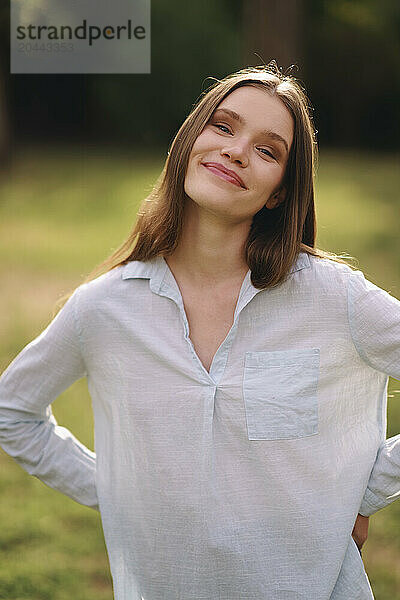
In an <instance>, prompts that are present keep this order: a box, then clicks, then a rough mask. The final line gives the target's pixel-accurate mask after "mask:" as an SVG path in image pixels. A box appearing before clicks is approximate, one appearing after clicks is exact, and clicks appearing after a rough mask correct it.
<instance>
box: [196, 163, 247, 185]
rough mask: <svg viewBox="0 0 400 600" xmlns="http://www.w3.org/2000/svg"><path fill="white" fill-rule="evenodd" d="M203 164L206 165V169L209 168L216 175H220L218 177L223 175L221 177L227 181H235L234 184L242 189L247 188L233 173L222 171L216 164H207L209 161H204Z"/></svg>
mask: <svg viewBox="0 0 400 600" xmlns="http://www.w3.org/2000/svg"><path fill="white" fill-rule="evenodd" d="M202 164H203V166H204V167H206V169H208V170H209V171H211V172H212V173H214V174H215V175H218V177H221V179H225V181H229V183H233V184H234V185H236V186H238V187H240V188H241V189H246V188H245V187H244V185H241V184H240V182H239V181H238V180H237V179H235V178H234V177H233V176H232V175H229V174H228V173H225V171H222V170H221V169H219V168H218V167H215V166H214V165H211V164H207V163H202Z"/></svg>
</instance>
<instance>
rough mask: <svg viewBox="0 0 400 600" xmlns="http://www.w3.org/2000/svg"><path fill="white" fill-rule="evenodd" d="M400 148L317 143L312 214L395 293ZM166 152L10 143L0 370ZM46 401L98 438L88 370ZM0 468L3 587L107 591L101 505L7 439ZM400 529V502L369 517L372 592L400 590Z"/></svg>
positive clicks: (119, 223)
mask: <svg viewBox="0 0 400 600" xmlns="http://www.w3.org/2000/svg"><path fill="white" fill-rule="evenodd" d="M398 158H399V157H398V156H394V155H386V156H385V155H373V154H363V153H360V152H349V151H347V152H342V151H337V152H332V151H329V152H328V151H322V152H321V156H320V166H319V170H318V177H317V217H318V223H319V231H318V245H319V247H322V248H324V249H326V250H331V251H335V252H338V253H342V252H346V253H348V254H350V255H352V256H355V257H356V258H357V259H358V261H359V268H361V269H362V270H363V271H364V273H365V275H366V276H367V277H368V279H371V280H372V281H374V282H375V283H376V284H377V285H380V286H381V287H383V288H385V289H387V290H388V291H389V292H391V293H392V294H393V295H394V296H396V297H398V298H400V239H399V235H398V223H399V205H400V201H399V197H398V190H399V189H400V172H399V167H398V164H399V161H398ZM163 160H164V159H163V156H162V154H159V155H158V157H156V158H155V157H154V156H153V157H151V158H150V157H146V156H143V155H141V154H140V156H139V155H122V154H121V153H118V152H115V151H114V150H113V149H111V148H110V149H105V150H103V151H100V150H98V149H96V150H95V149H84V148H75V149H66V148H64V149H63V150H62V151H61V150H60V149H50V148H48V149H46V148H45V149H43V148H42V149H40V148H39V149H36V148H34V149H32V150H26V151H25V152H24V153H23V154H22V153H20V154H18V155H17V157H16V160H15V163H14V166H13V167H12V169H11V170H9V171H8V173H7V174H4V175H3V176H2V178H1V179H0V281H1V294H0V372H2V371H3V369H4V368H5V367H6V366H7V365H8V364H9V362H10V361H11V360H12V358H13V357H14V356H16V355H17V353H18V352H19V351H20V350H21V349H22V348H23V347H24V346H25V345H26V344H27V343H28V342H29V341H31V340H32V339H33V338H34V337H36V336H37V335H38V334H39V333H40V332H41V331H42V330H43V329H44V327H45V326H46V325H47V323H48V322H49V320H50V317H51V314H52V311H53V308H54V306H55V302H56V300H57V299H58V298H59V297H60V296H61V295H62V294H64V293H66V292H68V291H72V289H74V288H75V287H76V286H77V285H78V284H79V283H80V282H81V281H82V279H83V278H84V277H85V276H86V275H87V274H88V273H89V272H90V271H91V270H92V269H93V267H94V266H95V265H97V264H99V263H100V262H101V261H102V260H103V259H104V258H105V257H106V256H108V255H109V254H110V253H111V252H112V250H114V249H115V248H116V247H117V246H118V245H119V244H120V243H121V242H122V241H123V240H124V239H125V238H126V237H127V235H128V233H129V230H130V228H131V225H132V223H133V221H134V218H135V214H136V211H137V208H138V205H139V203H140V201H141V199H142V198H143V197H145V196H146V195H147V193H148V192H149V191H150V189H151V187H152V184H153V183H154V181H155V180H156V178H157V177H158V174H159V172H160V171H161V168H162V164H163ZM399 388H400V383H399V382H398V381H396V380H392V379H391V380H390V386H389V403H388V406H389V408H388V436H392V435H395V434H396V433H398V432H399V431H400V391H399ZM53 411H54V414H55V416H56V418H57V420H58V421H59V423H60V424H62V425H64V426H66V427H68V428H70V429H71V430H72V431H73V432H74V434H75V435H76V436H77V437H78V438H79V439H80V440H81V441H82V442H83V443H85V444H86V445H87V446H88V447H90V448H92V449H93V431H92V427H93V423H92V414H91V406H90V398H89V395H88V391H87V386H86V382H85V380H80V381H78V382H76V383H75V384H74V385H73V386H71V387H70V388H69V390H67V391H66V392H64V393H63V394H62V395H61V396H60V397H59V398H58V399H57V400H56V401H55V402H54V404H53ZM0 468H1V471H0V472H1V476H0V523H1V527H0V598H3V599H7V600H22V599H24V600H27V599H29V600H67V599H68V600H70V599H71V598H73V599H77V600H111V598H112V586H111V578H110V574H109V568H108V561H107V555H106V549H105V545H104V541H103V535H102V529H101V522H100V518H99V515H98V514H97V513H96V512H95V511H92V510H91V509H88V508H86V507H83V506H80V505H78V504H76V503H74V502H73V501H72V500H70V499H68V498H66V497H64V496H63V495H61V494H59V493H58V492H55V491H54V490H52V489H50V488H48V487H46V486H45V485H44V484H43V483H41V482H40V481H38V480H37V479H35V478H33V477H29V476H28V475H27V474H26V473H25V471H23V470H22V469H21V468H20V467H19V466H18V465H16V463H14V461H12V460H11V459H10V458H9V457H8V456H6V455H5V454H4V453H3V452H2V451H0ZM399 530H400V503H399V502H394V503H393V504H391V505H390V506H389V507H387V508H385V509H384V510H382V511H379V512H378V513H376V514H375V515H373V516H372V517H371V518H370V529H369V538H368V541H367V542H366V544H365V546H364V548H363V559H364V563H365V566H366V570H367V573H368V575H369V578H370V581H371V584H372V587H373V590H374V593H375V596H376V599H377V600H394V598H398V597H400V537H399V536H398V533H397V532H398V531H399ZM322 576H323V574H322ZM271 600H272V599H271ZM349 600H351V599H350V598H349Z"/></svg>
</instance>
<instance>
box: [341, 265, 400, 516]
mask: <svg viewBox="0 0 400 600" xmlns="http://www.w3.org/2000/svg"><path fill="white" fill-rule="evenodd" d="M348 309H349V323H350V328H351V334H352V337H353V341H354V344H355V346H356V348H357V350H358V352H359V354H360V356H361V358H362V359H363V360H364V361H365V362H367V363H368V364H369V365H370V366H371V367H373V368H374V369H376V370H378V371H381V372H383V373H386V374H387V375H390V376H391V377H394V378H395V379H399V380H400V301H399V300H397V299H396V298H394V297H393V296H391V295H390V294H388V293H387V292H386V291H384V290H382V289H381V288H379V287H377V286H376V285H375V284H373V283H371V282H370V281H368V280H367V279H365V277H364V275H363V274H362V272H361V271H353V272H352V273H351V274H350V276H349V281H348ZM399 497H400V435H396V436H394V437H391V438H389V439H387V440H386V441H385V442H383V443H382V444H381V446H380V448H379V451H378V454H377V457H376V461H375V463H374V466H373V469H372V471H371V475H370V478H369V481H368V486H367V489H366V492H365V495H364V498H363V500H362V503H361V506H360V509H359V513H360V514H361V515H363V516H367V517H368V516H370V515H372V514H373V513H375V512H376V511H378V510H379V509H381V508H384V507H385V506H387V505H388V504H390V503H391V502H393V501H394V500H396V499H397V498H399Z"/></svg>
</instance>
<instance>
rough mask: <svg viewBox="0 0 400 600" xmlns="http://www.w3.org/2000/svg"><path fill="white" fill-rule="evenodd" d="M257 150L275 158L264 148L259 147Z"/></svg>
mask: <svg viewBox="0 0 400 600" xmlns="http://www.w3.org/2000/svg"><path fill="white" fill-rule="evenodd" d="M259 150H261V152H263V153H264V152H265V153H266V154H267V155H268V156H270V157H271V158H275V156H274V155H273V154H272V153H271V152H270V151H269V150H267V149H266V148H259Z"/></svg>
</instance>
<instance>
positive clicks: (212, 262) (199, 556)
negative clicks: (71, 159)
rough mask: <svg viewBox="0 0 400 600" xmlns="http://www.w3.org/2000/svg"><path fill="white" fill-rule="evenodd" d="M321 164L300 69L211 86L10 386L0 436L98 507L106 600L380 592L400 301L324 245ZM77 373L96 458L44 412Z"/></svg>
mask: <svg viewBox="0 0 400 600" xmlns="http://www.w3.org/2000/svg"><path fill="white" fill-rule="evenodd" d="M315 156H316V141H315V135H314V130H313V126H312V122H311V118H310V115H309V109H308V106H307V99H306V96H305V94H304V92H303V90H302V88H301V87H300V85H299V84H298V82H296V81H295V80H294V79H293V78H292V77H289V76H284V75H283V74H282V73H281V72H280V71H279V69H278V68H277V67H276V65H270V66H267V67H256V68H248V69H244V70H242V71H239V72H238V73H234V74H232V75H230V76H228V77H226V78H225V79H223V80H221V81H218V80H217V81H216V82H215V83H214V84H213V85H212V86H211V88H210V89H209V90H207V91H206V92H205V93H204V94H203V96H202V97H201V98H200V100H199V102H198V103H197V104H196V106H195V107H194V108H193V110H192V112H191V113H190V115H189V116H188V117H187V118H186V120H185V121H184V123H183V125H182V126H181V128H180V129H179V131H178V133H177V135H176V137H175V139H174V141H173V143H172V145H171V148H170V151H169V154H168V158H167V161H166V164H165V167H164V170H163V172H162V174H161V177H160V180H159V182H158V183H157V185H156V186H155V187H154V190H153V191H152V193H151V194H150V196H149V197H148V198H146V199H145V201H144V203H143V205H142V207H141V210H140V213H139V218H138V221H137V223H136V225H135V226H134V228H133V230H132V233H131V235H130V236H129V238H128V240H126V242H125V243H124V244H122V246H121V247H120V248H119V249H118V250H117V251H116V252H115V253H114V254H113V255H112V256H111V257H110V258H109V259H107V260H106V261H105V262H104V263H102V265H100V267H99V268H100V270H101V269H103V270H105V272H103V273H102V274H101V275H99V276H97V277H95V278H91V276H89V278H88V279H87V280H86V281H85V282H84V283H82V284H81V285H80V286H79V287H78V288H77V289H76V290H75V291H74V292H73V294H72V295H71V296H70V297H69V298H68V300H67V302H66V303H65V304H64V305H63V306H62V308H61V310H60V311H59V313H58V314H57V315H56V317H55V318H54V319H53V321H51V323H50V324H49V325H48V327H47V328H46V329H45V331H43V332H42V334H41V335H40V336H38V337H37V338H36V339H35V340H33V341H32V342H31V343H30V344H28V346H26V347H25V348H24V349H23V350H22V351H21V352H20V354H19V355H18V356H17V357H16V358H15V359H14V361H13V362H12V363H11V364H10V365H9V367H8V368H7V369H6V371H5V372H4V373H3V375H2V377H1V378H0V442H1V445H2V446H3V448H4V449H5V450H6V452H8V453H9V454H10V455H11V456H12V457H14V458H15V459H16V460H17V461H18V462H19V463H20V464H21V466H23V467H24V468H25V469H26V470H27V471H28V472H29V473H31V474H32V475H35V476H36V477H38V478H39V479H41V480H42V481H44V482H45V483H47V484H48V485H50V486H52V487H54V488H55V489H58V490H60V491H61V492H63V493H64V494H66V495H68V496H70V497H71V498H73V499H74V500H76V501H77V502H80V503H82V504H85V505H87V506H90V507H92V508H95V509H99V510H100V512H101V517H102V523H103V530H104V536H105V541H106V545H107V549H108V556H109V559H110V567H111V573H112V576H113V582H114V593H115V598H116V600H141V599H143V598H146V600H176V599H177V598H180V599H182V600H200V599H201V598H203V599H211V598H219V599H220V600H240V599H243V598H246V599H249V600H250V599H254V600H269V599H271V600H272V599H273V600H289V599H298V600H300V599H301V600H350V599H351V600H371V599H372V598H373V594H372V590H371V587H370V584H369V580H368V577H367V574H366V572H365V569H364V564H363V560H362V557H361V553H360V551H359V550H360V548H361V546H362V544H363V542H364V541H365V538H366V533H367V531H366V530H367V525H368V517H369V515H371V514H373V513H374V512H376V511H377V510H379V509H381V508H383V507H384V506H387V505H388V504H390V503H391V502H393V500H394V499H395V498H397V497H398V496H399V495H400V484H399V481H400V439H399V437H400V436H396V437H394V438H390V439H388V440H386V439H385V436H386V417H385V415H386V402H387V398H386V390H387V384H388V377H389V375H391V376H393V377H395V378H400V302H399V301H398V300H397V299H396V298H394V297H392V296H390V295H389V294H388V293H387V292H385V291H384V290H382V289H380V288H378V287H377V286H376V285H374V284H373V283H371V282H370V281H368V280H367V279H365V277H364V275H363V273H362V272H361V271H358V270H355V269H354V268H352V267H351V266H349V265H348V264H346V262H345V261H344V260H342V259H341V258H340V257H337V256H336V255H334V254H331V253H329V252H325V251H322V250H319V249H317V248H316V247H315V235H316V225H315V207H314V187H313V183H314V165H315ZM84 376H85V377H87V380H88V388H89V392H90V395H91V398H92V405H93V412H94V425H95V453H92V452H90V451H89V450H88V449H87V448H86V447H85V446H83V445H82V444H81V443H80V442H79V441H78V440H77V439H76V438H75V437H74V436H73V434H72V433H71V432H70V431H68V430H66V429H65V428H62V427H59V426H58V424H57V423H56V421H55V419H54V417H53V415H52V412H51V408H50V405H51V402H52V401H53V400H54V399H55V398H56V397H57V396H58V395H59V394H60V393H61V392H62V391H63V390H64V389H66V388H67V387H69V386H70V385H71V383H73V382H74V381H75V380H77V379H79V378H81V377H84ZM321 574H323V576H321Z"/></svg>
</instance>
